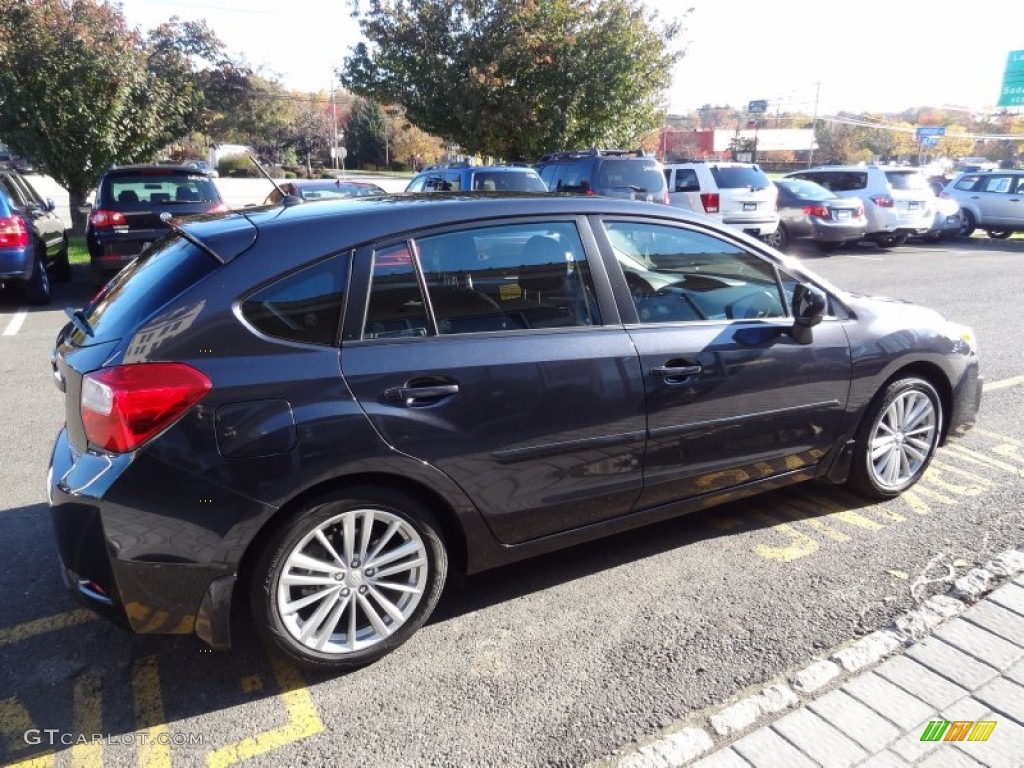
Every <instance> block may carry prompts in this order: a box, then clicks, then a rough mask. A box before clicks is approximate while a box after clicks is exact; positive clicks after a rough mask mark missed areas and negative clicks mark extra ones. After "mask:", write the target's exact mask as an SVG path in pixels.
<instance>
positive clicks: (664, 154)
mask: <svg viewBox="0 0 1024 768" xmlns="http://www.w3.org/2000/svg"><path fill="white" fill-rule="evenodd" d="M756 137H757V154H758V157H759V158H760V159H764V160H767V159H770V156H769V155H768V154H767V153H771V152H785V153H787V155H788V158H789V159H793V160H803V159H805V158H806V157H807V155H808V153H809V152H810V151H811V149H812V148H813V149H817V144H816V143H815V141H814V130H813V129H811V128H760V129H758V130H757V131H756ZM737 138H739V139H749V140H753V139H754V138H755V131H754V129H752V128H744V129H742V130H740V131H736V130H735V129H731V130H730V129H724V128H723V129H718V130H713V131H688V130H679V129H676V128H672V127H667V128H664V129H662V132H661V139H660V141H659V143H658V157H659V158H660V159H662V160H663V161H667V162H672V161H674V160H675V161H678V160H731V159H732V155H731V153H730V151H729V146H730V145H731V144H732V143H733V142H734V141H735V140H736V139H737Z"/></svg>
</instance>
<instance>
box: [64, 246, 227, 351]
mask: <svg viewBox="0 0 1024 768" xmlns="http://www.w3.org/2000/svg"><path fill="white" fill-rule="evenodd" d="M217 266H218V265H217V262H216V261H215V260H214V259H213V258H212V257H211V256H210V255H209V254H207V253H204V252H203V251H201V250H200V249H199V248H197V247H196V246H194V245H192V243H190V242H189V241H188V240H185V239H184V238H182V237H179V236H178V235H175V234H169V235H167V236H166V237H164V238H162V239H161V240H158V241H156V242H155V243H154V244H153V245H152V246H150V248H149V250H147V251H145V252H144V253H143V254H142V255H141V256H139V257H138V258H137V259H136V260H135V261H133V262H132V263H131V264H129V265H128V266H127V267H125V268H124V269H123V270H121V272H119V273H118V274H117V276H116V277H115V278H114V279H113V280H111V281H110V283H108V284H107V287H106V288H104V289H103V291H102V292H101V293H100V294H99V295H97V296H96V298H95V299H93V300H92V302H90V303H89V305H88V306H86V308H85V309H84V311H83V312H84V315H85V319H86V321H88V323H89V325H90V327H91V328H92V331H93V336H92V338H89V339H86V338H79V337H80V334H78V335H76V338H75V343H77V344H94V343H98V342H100V341H109V340H111V339H118V338H122V337H124V336H126V335H129V334H132V333H134V332H135V331H136V330H138V327H139V325H140V324H141V323H142V322H143V321H144V320H145V319H146V318H148V317H149V316H150V315H152V314H153V313H154V312H156V311H157V310H158V309H160V307H162V306H163V305H164V304H166V303H167V302H168V301H170V300H171V299H173V298H174V297H175V296H177V295H178V294H179V293H181V292H182V291H184V290H185V289H186V288H188V287H189V286H191V285H194V284H195V283H196V282H198V281H199V280H200V279H201V278H203V277H205V276H206V275H207V274H209V273H210V272H212V271H213V270H214V269H216V268H217Z"/></svg>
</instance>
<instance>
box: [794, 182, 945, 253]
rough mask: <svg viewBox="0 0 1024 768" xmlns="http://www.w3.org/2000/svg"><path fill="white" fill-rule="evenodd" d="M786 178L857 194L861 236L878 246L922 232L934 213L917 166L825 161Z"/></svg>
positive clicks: (930, 194) (899, 242) (840, 193)
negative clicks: (864, 223)
mask: <svg viewBox="0 0 1024 768" xmlns="http://www.w3.org/2000/svg"><path fill="white" fill-rule="evenodd" d="M786 178H787V179H806V180H807V181H813V182H815V183H816V184H821V186H823V187H825V189H828V190H830V191H832V192H833V193H834V194H836V195H838V196H839V197H855V198H858V199H859V200H860V201H861V202H863V203H864V212H865V213H866V214H867V218H868V229H867V232H865V234H864V238H865V239H866V240H873V241H874V242H876V243H878V245H879V246H881V247H882V248H891V247H893V246H897V245H903V243H905V242H906V241H907V238H908V237H910V236H911V235H924V234H926V233H927V232H928V230H929V229H931V227H932V222H933V220H934V217H935V206H936V202H935V193H934V192H932V189H931V187H930V186H929V185H928V180H927V179H926V178H925V176H924V174H923V173H921V171H920V170H918V169H917V168H904V167H899V166H895V167H893V166H890V167H886V166H878V165H826V166H820V167H818V168H811V169H809V170H806V171H797V172H795V173H789V174H786Z"/></svg>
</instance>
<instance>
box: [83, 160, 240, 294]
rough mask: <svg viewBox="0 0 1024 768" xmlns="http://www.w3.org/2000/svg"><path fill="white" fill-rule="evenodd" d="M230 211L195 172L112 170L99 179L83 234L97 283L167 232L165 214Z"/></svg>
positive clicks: (145, 168)
mask: <svg viewBox="0 0 1024 768" xmlns="http://www.w3.org/2000/svg"><path fill="white" fill-rule="evenodd" d="M227 209H228V208H227V206H226V205H225V204H224V201H223V200H222V199H221V196H220V192H218V191H217V186H216V185H215V184H214V183H213V181H212V180H211V179H210V177H209V176H208V175H207V174H206V173H204V172H203V171H201V170H199V169H197V168H191V167H188V166H178V165H126V166H122V167H120V168H111V169H110V170H108V171H107V172H106V173H104V174H103V176H102V178H101V179H100V183H99V186H98V187H97V190H96V201H95V203H94V205H93V209H92V211H90V213H89V223H88V225H87V227H86V232H85V239H86V243H87V244H88V246H89V260H90V262H91V264H92V269H93V275H94V277H95V280H96V282H97V283H102V282H105V281H106V280H107V279H109V278H110V277H111V276H112V275H113V274H114V273H116V272H118V271H119V270H120V269H121V268H122V267H123V266H124V265H125V264H127V263H128V262H130V261H131V260H132V259H134V258H135V257H136V256H138V255H139V254H140V253H141V252H142V251H143V249H144V248H146V246H148V245H149V244H150V243H152V242H153V241H154V240H157V239H158V238H160V237H162V236H163V235H165V234H167V232H168V231H169V228H168V224H167V223H166V222H164V221H163V220H162V219H161V217H162V216H163V215H164V214H167V215H168V216H172V217H176V218H177V217H182V216H194V215H197V214H201V213H217V212H221V211H226V210H227Z"/></svg>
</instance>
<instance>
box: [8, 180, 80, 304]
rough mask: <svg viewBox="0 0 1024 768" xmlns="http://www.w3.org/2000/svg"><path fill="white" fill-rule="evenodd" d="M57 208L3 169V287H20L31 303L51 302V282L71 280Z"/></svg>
mask: <svg viewBox="0 0 1024 768" xmlns="http://www.w3.org/2000/svg"><path fill="white" fill-rule="evenodd" d="M56 207H57V206H56V205H55V204H54V202H53V200H51V199H49V198H48V199H46V200H43V198H42V197H40V196H39V193H38V192H37V191H36V190H35V188H34V187H33V186H32V185H31V184H29V182H28V180H27V179H25V178H23V177H22V176H21V175H20V174H19V173H17V172H16V171H10V170H0V284H3V285H8V284H10V285H14V286H17V287H18V288H20V289H21V290H22V291H23V293H24V295H25V300H26V301H27V302H29V303H30V304H37V305H38V304H49V303H50V281H51V279H52V280H53V281H54V282H61V281H65V280H70V279H71V266H70V264H69V263H68V236H67V232H66V230H65V229H64V220H63V219H61V217H60V216H58V215H57V214H56V212H55V211H56Z"/></svg>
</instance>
